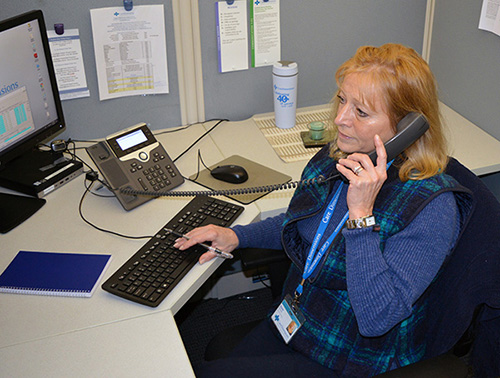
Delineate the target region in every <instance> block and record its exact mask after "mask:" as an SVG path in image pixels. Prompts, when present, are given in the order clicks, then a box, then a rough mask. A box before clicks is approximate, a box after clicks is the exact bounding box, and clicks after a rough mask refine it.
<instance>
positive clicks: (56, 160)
mask: <svg viewBox="0 0 500 378" xmlns="http://www.w3.org/2000/svg"><path fill="white" fill-rule="evenodd" d="M82 172H83V164H82V163H81V162H79V161H75V160H68V159H66V158H65V157H64V156H63V154H62V153H54V152H52V151H40V150H39V149H33V150H30V151H28V152H27V153H25V154H23V155H21V156H20V157H18V158H16V159H14V160H12V161H10V162H9V163H8V164H7V165H6V166H5V168H4V169H2V170H1V171H0V186H2V187H4V188H8V189H12V190H15V191H18V192H21V193H25V194H28V195H31V196H32V197H27V196H20V195H14V194H7V193H0V233H6V232H8V231H10V230H12V229H13V228H14V227H16V226H18V225H19V224H21V223H22V222H24V221H25V220H26V219H28V218H29V217H30V216H31V215H33V214H34V213H36V212H37V211H38V210H39V209H40V208H41V207H42V206H43V205H44V204H45V202H46V201H45V199H43V198H41V197H44V196H45V195H46V194H48V193H50V192H51V191H53V190H54V189H56V188H58V187H59V186H61V185H64V184H66V183H67V182H69V181H70V180H71V179H73V178H75V177H77V176H79V175H80V174H81V173H82Z"/></svg>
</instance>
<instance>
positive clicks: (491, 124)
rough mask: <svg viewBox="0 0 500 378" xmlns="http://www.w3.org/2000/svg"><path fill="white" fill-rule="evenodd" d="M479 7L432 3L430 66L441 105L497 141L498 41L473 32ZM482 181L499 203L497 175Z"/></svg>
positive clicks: (477, 3)
mask: <svg viewBox="0 0 500 378" xmlns="http://www.w3.org/2000/svg"><path fill="white" fill-rule="evenodd" d="M482 3H483V1H482V0H474V1H471V0H439V1H436V7H435V11H434V23H433V32H432V44H431V53H430V66H431V68H432V70H433V72H434V74H435V75H436V78H437V81H438V83H439V87H440V97H441V100H442V101H443V102H444V103H445V104H447V105H448V106H450V107H451V108H452V109H454V110H455V111H456V112H457V113H460V114H461V115H462V116H464V117H465V118H467V119H468V120H469V121H471V122H472V123H474V124H476V125H477V126H479V127H480V128H481V129H483V130H484V131H486V132H487V133H489V134H490V135H492V136H494V137H495V138H497V139H499V140H500V90H499V88H500V36H498V35H496V34H493V33H491V32H488V31H484V30H480V29H478V25H479V16H480V14H481V6H482ZM450 126H452V125H450ZM466 137H467V136H466V135H464V138H466ZM498 153H499V154H500V151H498ZM471 154H474V151H471ZM483 181H484V182H485V183H486V185H488V187H489V188H490V189H491V190H492V191H493V192H494V193H495V194H496V196H497V198H498V199H500V173H496V174H492V175H489V176H487V177H483Z"/></svg>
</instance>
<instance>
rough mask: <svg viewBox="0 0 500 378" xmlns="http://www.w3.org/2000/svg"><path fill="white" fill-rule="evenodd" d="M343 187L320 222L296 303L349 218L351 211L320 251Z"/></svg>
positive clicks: (296, 290) (298, 288) (339, 189)
mask: <svg viewBox="0 0 500 378" xmlns="http://www.w3.org/2000/svg"><path fill="white" fill-rule="evenodd" d="M343 186H344V183H343V182H340V185H339V187H338V188H337V191H336V192H335V195H334V196H333V198H332V200H331V201H330V203H329V205H328V207H327V208H326V210H325V213H324V214H323V217H322V218H321V222H320V224H319V226H318V229H317V231H316V235H315V237H314V240H313V242H312V245H311V248H310V249H309V254H308V255H307V260H306V264H305V267H304V273H303V274H302V282H301V283H300V284H299V285H298V286H297V289H295V300H296V301H297V300H298V298H299V296H300V295H301V294H302V291H303V288H304V283H305V281H306V280H307V279H308V278H309V277H310V276H311V274H312V273H313V272H314V270H315V269H316V267H317V266H318V264H319V262H320V261H321V258H322V257H323V256H324V254H325V252H326V251H327V249H328V247H329V246H330V244H331V243H332V242H333V240H334V239H335V237H336V236H337V234H338V233H339V232H340V230H341V229H342V227H343V226H344V223H345V222H346V221H347V219H348V218H349V211H347V212H346V213H345V215H344V217H343V218H342V220H341V221H340V222H339V224H338V225H337V227H335V230H334V231H333V233H332V234H331V235H330V237H329V238H328V239H327V241H326V242H325V243H324V244H323V245H322V247H321V248H320V249H319V250H318V245H319V242H320V240H321V238H322V237H323V234H324V233H325V230H326V227H327V226H328V223H329V222H330V219H331V218H332V215H333V212H334V211H335V208H336V207H337V202H338V200H339V197H340V192H341V191H342V188H343Z"/></svg>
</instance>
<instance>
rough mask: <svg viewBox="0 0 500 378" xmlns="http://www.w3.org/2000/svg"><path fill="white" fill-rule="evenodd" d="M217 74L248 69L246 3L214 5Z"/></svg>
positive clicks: (220, 2) (217, 3) (219, 3)
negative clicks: (215, 14) (217, 51)
mask: <svg viewBox="0 0 500 378" xmlns="http://www.w3.org/2000/svg"><path fill="white" fill-rule="evenodd" d="M215 7H216V13H217V47H218V50H219V72H228V71H238V70H246V69H248V35H247V2H246V0H243V1H235V2H234V3H233V4H231V5H230V4H228V3H227V2H225V1H218V2H216V3H215Z"/></svg>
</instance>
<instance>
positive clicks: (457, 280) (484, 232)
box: [426, 159, 500, 373]
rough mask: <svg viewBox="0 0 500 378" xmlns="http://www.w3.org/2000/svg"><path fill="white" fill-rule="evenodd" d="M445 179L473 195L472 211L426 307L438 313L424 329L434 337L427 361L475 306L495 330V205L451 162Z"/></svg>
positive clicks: (499, 290) (499, 258) (498, 277)
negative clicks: (449, 177)
mask: <svg viewBox="0 0 500 378" xmlns="http://www.w3.org/2000/svg"><path fill="white" fill-rule="evenodd" d="M446 173H447V174H449V175H450V176H452V177H454V178H455V179H456V180H457V181H458V182H459V183H460V184H461V185H462V186H464V187H466V188H468V189H469V190H470V191H471V192H472V193H473V197H474V202H475V207H474V210H473V212H472V215H471V217H470V220H469V223H468V225H467V227H466V229H465V230H464V232H463V233H462V235H461V237H460V239H459V240H458V242H457V245H456V248H455V250H454V252H453V255H452V256H451V258H450V259H449V261H448V262H447V264H446V265H445V267H444V269H443V271H442V273H441V275H440V277H439V278H438V280H437V281H436V282H435V284H434V285H433V287H432V288H431V290H432V293H431V294H430V295H429V300H430V302H429V306H430V308H433V309H439V310H438V313H437V314H433V315H436V316H432V317H430V319H429V321H428V324H427V327H428V332H429V334H430V335H435V338H434V339H433V340H432V341H431V343H430V344H429V345H428V349H427V352H426V353H427V354H428V356H435V355H438V354H441V353H443V352H445V351H447V350H450V349H451V348H452V347H453V346H454V345H455V343H456V342H457V341H458V340H459V339H460V337H461V336H462V335H463V334H464V332H465V331H466V330H467V328H468V327H469V325H470V324H471V321H472V319H473V316H474V311H475V309H476V308H477V307H478V306H486V307H487V308H488V314H487V316H488V317H489V318H496V317H498V320H499V321H498V322H491V323H490V326H491V327H494V328H497V327H500V203H499V202H498V200H497V199H496V198H495V196H494V195H493V193H491V191H490V190H489V189H488V188H487V187H486V186H485V185H484V183H483V182H482V181H481V180H480V179H479V178H478V177H477V176H476V175H474V174H473V173H472V172H471V171H469V170H468V169H467V168H465V167H464V166H463V165H462V164H460V163H459V162H458V161H457V160H455V159H451V160H450V163H449V164H448V167H447V169H446ZM476 321H481V319H480V318H478V319H476ZM499 329H500V328H499ZM496 331H498V330H496V329H495V330H494V329H492V332H496ZM497 344H498V343H497ZM493 352H494V351H492V353H493ZM495 353H497V352H495ZM485 358H486V356H485ZM495 358H497V359H498V355H497V356H495ZM474 363H475V362H474ZM478 363H479V364H481V363H482V362H480V361H479V362H478ZM499 365H500V363H499ZM497 368H500V366H498V367H497ZM499 373H500V372H499Z"/></svg>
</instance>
